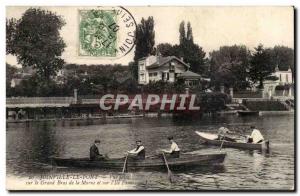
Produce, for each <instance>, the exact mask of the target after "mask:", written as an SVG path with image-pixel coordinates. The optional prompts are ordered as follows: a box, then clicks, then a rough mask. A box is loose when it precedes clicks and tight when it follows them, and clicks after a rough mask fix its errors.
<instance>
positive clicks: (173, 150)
mask: <svg viewBox="0 0 300 196" xmlns="http://www.w3.org/2000/svg"><path fill="white" fill-rule="evenodd" d="M177 151H180V149H179V147H178V145H177V144H176V143H175V142H172V144H171V148H170V150H164V152H166V153H172V152H177Z"/></svg>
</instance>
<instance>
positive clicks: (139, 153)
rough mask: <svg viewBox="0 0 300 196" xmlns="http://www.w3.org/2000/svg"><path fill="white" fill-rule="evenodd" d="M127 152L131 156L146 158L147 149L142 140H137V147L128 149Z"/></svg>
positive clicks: (140, 158)
mask: <svg viewBox="0 0 300 196" xmlns="http://www.w3.org/2000/svg"><path fill="white" fill-rule="evenodd" d="M127 153H128V156H129V157H130V158H133V159H139V160H144V159H145V155H146V151H145V147H144V146H143V145H142V141H141V140H138V141H136V148H134V149H132V150H131V151H128V152H127Z"/></svg>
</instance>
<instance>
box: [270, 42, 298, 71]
mask: <svg viewBox="0 0 300 196" xmlns="http://www.w3.org/2000/svg"><path fill="white" fill-rule="evenodd" d="M271 52H272V54H271V55H272V63H273V66H274V68H275V67H276V66H278V68H279V69H280V70H288V68H291V69H292V70H293V71H294V50H293V49H292V48H289V47H286V46H275V47H274V48H272V49H271Z"/></svg>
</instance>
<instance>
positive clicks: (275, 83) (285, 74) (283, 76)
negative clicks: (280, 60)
mask: <svg viewBox="0 0 300 196" xmlns="http://www.w3.org/2000/svg"><path fill="white" fill-rule="evenodd" d="M272 76H276V77H277V78H278V79H277V80H266V81H264V96H265V97H283V96H284V97H293V96H294V79H293V73H292V70H291V68H289V69H288V70H279V68H278V67H276V69H275V72H274V73H273V74H272Z"/></svg>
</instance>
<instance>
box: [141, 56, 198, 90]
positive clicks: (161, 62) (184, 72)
mask: <svg viewBox="0 0 300 196" xmlns="http://www.w3.org/2000/svg"><path fill="white" fill-rule="evenodd" d="M189 67H190V66H189V65H188V64H187V63H185V62H184V61H183V59H179V58H177V57H175V56H167V57H162V56H159V55H158V56H149V57H143V58H141V59H139V61H138V83H139V84H144V85H145V84H149V82H150V81H166V82H175V81H176V80H177V79H183V80H184V81H185V83H186V84H187V85H189V86H193V85H196V84H198V83H199V81H200V80H202V79H203V78H202V77H201V76H200V75H199V74H197V73H194V72H192V71H189V70H188V69H189Z"/></svg>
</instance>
